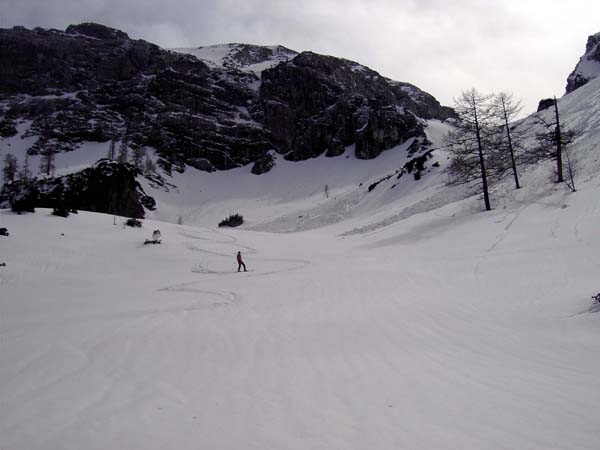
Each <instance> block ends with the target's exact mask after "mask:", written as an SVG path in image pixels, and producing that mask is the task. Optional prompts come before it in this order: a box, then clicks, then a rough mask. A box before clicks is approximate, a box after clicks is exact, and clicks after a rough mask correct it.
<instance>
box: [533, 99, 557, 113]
mask: <svg viewBox="0 0 600 450" xmlns="http://www.w3.org/2000/svg"><path fill="white" fill-rule="evenodd" d="M551 106H554V99H553V98H544V99H542V100H540V102H539V103H538V107H537V112H540V111H543V110H545V109H548V108H550V107H551Z"/></svg>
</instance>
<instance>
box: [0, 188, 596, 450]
mask: <svg viewBox="0 0 600 450" xmlns="http://www.w3.org/2000/svg"><path fill="white" fill-rule="evenodd" d="M597 184H598V183H597V181H596V180H594V181H590V182H587V183H585V184H583V185H582V186H581V188H580V190H579V192H577V193H576V194H571V195H567V194H565V193H564V191H562V190H561V189H557V190H556V191H555V192H554V193H552V194H551V195H548V196H544V197H542V198H540V199H539V200H538V201H534V202H530V203H526V204H525V203H524V204H522V205H521V206H519V207H515V208H510V209H501V210H496V211H493V212H491V213H481V214H474V215H473V214H471V215H460V214H459V215H458V217H457V216H456V215H457V213H460V211H461V208H463V207H462V206H459V203H460V202H459V203H457V204H453V205H449V206H447V207H445V208H441V209H438V210H434V211H431V212H429V213H424V214H421V215H416V216H413V217H411V218H409V219H406V220H403V221H399V222H397V223H395V224H392V225H390V226H388V227H386V228H384V229H380V230H378V231H377V232H374V233H371V234H366V235H365V234H361V235H354V236H349V237H345V238H336V236H337V232H338V231H339V230H341V229H343V228H344V227H343V226H341V225H340V224H338V225H337V228H335V227H334V228H332V227H329V228H324V229H320V230H312V231H307V232H303V233H294V234H270V233H261V232H251V231H238V230H227V231H223V230H220V229H216V228H196V227H187V226H177V225H174V224H166V223H159V222H152V221H145V222H144V227H143V228H142V229H130V228H123V227H122V226H121V222H122V219H120V218H119V219H118V222H117V223H118V225H117V226H115V225H113V217H112V216H107V215H100V214H92V213H85V212H80V213H79V214H78V215H74V216H71V217H69V218H68V219H62V218H58V217H54V216H52V215H50V214H49V211H48V210H38V211H37V212H36V213H35V214H34V215H23V216H17V215H13V214H11V213H9V212H7V211H5V212H2V213H1V215H0V226H6V227H7V228H8V229H9V231H10V232H11V235H10V236H9V237H2V238H0V239H2V240H1V242H0V245H1V246H2V247H1V249H2V252H1V258H2V260H3V261H6V263H7V266H6V267H0V289H1V292H2V295H1V296H0V298H1V300H0V311H1V324H0V325H1V326H0V329H1V342H2V345H1V347H0V352H1V360H2V364H1V365H0V381H1V382H0V399H1V403H2V408H0V436H2V438H1V440H2V449H3V450H16V449H28V450H35V449H44V450H48V449H61V450H65V449H81V448H86V449H106V448H129V449H164V448H176V449H196V448H219V449H239V448H247V449H265V448H269V449H281V448H289V449H296V448H298V449H305V448H311V449H332V448H343V449H353V448H356V449H364V448H377V449H392V448H411V449H419V448H423V449H456V448H460V449H478V450H480V449H506V448H519V449H521V448H527V449H540V450H541V449H544V450H545V449H549V448H553V449H565V450H566V449H569V450H574V449H596V448H597V445H598V442H599V439H600V430H599V428H598V424H597V420H596V413H597V411H598V404H600V380H599V378H598V373H599V371H600V358H598V355H599V352H600V329H599V328H598V321H599V320H600V314H598V312H599V311H600V308H598V307H595V306H593V305H592V302H591V299H590V296H591V295H592V294H594V293H596V292H597V291H598V290H599V289H600V285H599V284H598V277H597V274H598V271H599V270H600V258H599V257H598V255H599V254H600V233H598V222H599V221H600V200H599V198H600V197H599V196H598V186H597ZM453 215H455V217H453ZM155 228H159V229H160V230H161V232H162V234H163V243H162V244H161V245H156V246H144V245H143V244H142V242H143V240H144V239H145V238H147V237H150V235H151V232H152V230H154V229H155ZM238 250H241V251H242V254H243V255H244V257H245V259H246V263H247V265H248V268H249V269H250V271H249V272H247V273H244V272H241V273H237V272H236V264H235V261H234V255H235V253H236V252H237V251H238Z"/></svg>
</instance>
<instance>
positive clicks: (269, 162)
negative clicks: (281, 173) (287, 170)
mask: <svg viewBox="0 0 600 450" xmlns="http://www.w3.org/2000/svg"><path fill="white" fill-rule="evenodd" d="M274 166H275V160H274V158H273V155H272V154H271V153H265V155H264V156H262V157H261V158H259V159H257V160H256V161H255V162H254V165H253V166H252V173H253V174H254V175H262V174H263V173H267V172H268V171H269V170H271V169H272V168H273V167H274Z"/></svg>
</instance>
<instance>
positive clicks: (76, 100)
mask: <svg viewBox="0 0 600 450" xmlns="http://www.w3.org/2000/svg"><path fill="white" fill-rule="evenodd" d="M216 49H217V47H211V48H208V47H204V48H200V49H197V51H198V55H199V56H201V57H202V55H204V58H203V59H205V60H207V61H208V60H209V59H210V58H208V57H207V56H206V55H207V54H209V53H211V52H212V54H213V56H214V55H215V52H216ZM225 50H226V51H224V48H221V49H220V51H221V54H220V55H221V56H219V58H216V57H213V61H212V63H211V64H207V63H205V62H203V61H202V60H200V59H198V58H197V57H194V56H193V55H189V54H185V53H178V52H173V51H168V50H164V49H161V48H159V47H158V46H156V45H154V44H151V43H148V42H145V41H142V40H135V39H130V38H129V37H128V36H127V34H126V33H124V32H122V31H119V30H115V29H111V28H108V27H105V26H102V25H98V24H91V23H85V24H80V25H71V26H69V27H68V28H67V29H66V30H65V31H58V30H45V29H40V28H36V29H34V30H28V29H25V28H23V27H16V28H13V29H4V30H0V67H1V69H0V113H1V115H2V123H1V124H0V130H2V132H3V135H4V136H10V135H11V134H14V133H15V132H16V124H18V123H23V122H24V121H27V122H28V123H29V124H30V125H29V127H28V129H27V130H26V132H25V134H24V135H25V136H35V137H36V138H37V140H36V142H35V143H34V144H33V145H32V146H31V148H30V149H29V150H28V151H29V153H31V154H35V153H39V152H40V151H42V150H43V149H45V151H50V152H64V151H72V150H75V149H77V148H78V147H79V146H80V145H81V144H82V143H85V142H86V141H92V142H108V141H109V140H111V139H112V140H116V141H126V143H127V144H128V145H129V147H130V148H136V147H141V146H144V147H149V148H151V149H154V150H155V152H156V154H157V156H158V163H159V165H160V166H161V167H162V168H163V169H164V170H165V171H167V172H169V171H171V170H178V171H183V170H185V166H186V165H190V166H193V167H196V168H198V169H201V170H206V171H214V170H225V169H230V168H233V167H238V166H241V165H246V164H249V163H253V162H255V161H262V160H264V158H265V155H267V153H268V152H269V151H270V150H274V151H275V152H278V153H280V154H284V155H285V157H286V159H291V160H302V159H307V158H310V157H313V156H316V155H319V154H323V153H326V154H327V155H329V156H335V155H339V154H341V153H342V152H343V151H344V149H345V147H348V146H350V145H352V144H356V152H357V155H358V156H359V157H361V158H373V157H375V156H377V155H378V154H379V153H380V152H381V151H382V150H385V149H389V148H391V147H394V146H395V145H397V144H399V143H402V142H404V141H406V140H407V139H409V138H412V137H420V138H423V139H421V141H422V142H423V143H424V145H426V143H425V142H424V133H423V124H422V119H426V118H439V119H444V118H447V117H451V116H452V115H453V113H452V111H451V110H450V109H448V108H444V107H442V106H441V105H440V104H439V103H438V102H437V101H436V100H435V99H434V98H433V97H432V96H430V95H429V94H426V93H424V92H422V91H420V90H419V89H418V88H416V87H414V86H411V85H409V84H405V83H397V82H393V81H391V80H388V79H386V78H384V77H382V76H381V75H379V74H378V73H377V72H375V71H372V70H370V69H368V68H366V67H364V66H361V65H359V64H357V63H354V62H351V61H347V60H343V59H340V58H334V57H330V56H322V55H317V54H314V53H309V52H305V53H301V54H299V55H296V54H295V52H293V51H291V50H288V49H285V48H284V47H257V46H250V45H243V44H232V45H229V46H226V47H225ZM290 58H291V59H290ZM217 62H218V64H217ZM268 67H270V68H268ZM265 69H266V70H265ZM107 148H108V144H107ZM257 172H260V170H258V171H257Z"/></svg>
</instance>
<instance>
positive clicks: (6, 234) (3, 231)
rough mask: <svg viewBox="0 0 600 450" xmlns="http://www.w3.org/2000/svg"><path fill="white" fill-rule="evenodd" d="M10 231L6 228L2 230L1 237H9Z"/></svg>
mask: <svg viewBox="0 0 600 450" xmlns="http://www.w3.org/2000/svg"><path fill="white" fill-rule="evenodd" d="M8 234H9V233H8V230H7V229H6V228H4V227H2V228H0V236H8Z"/></svg>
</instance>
